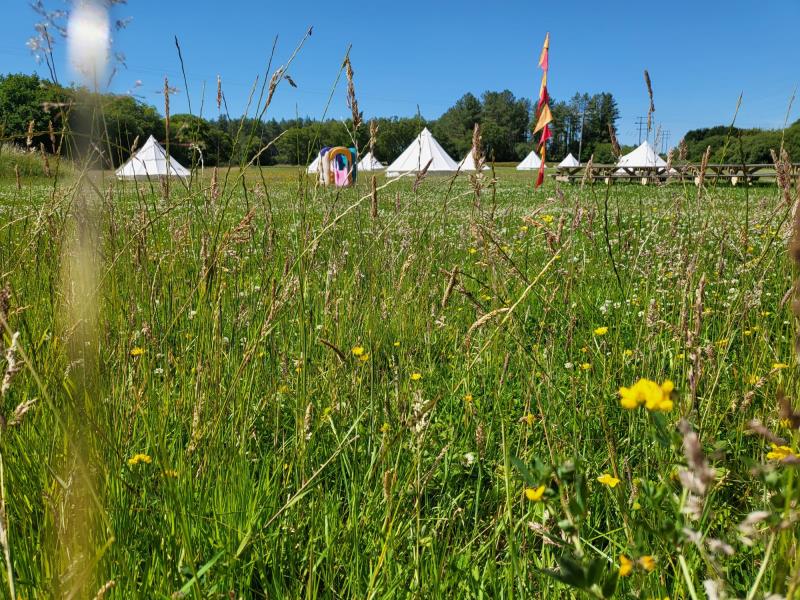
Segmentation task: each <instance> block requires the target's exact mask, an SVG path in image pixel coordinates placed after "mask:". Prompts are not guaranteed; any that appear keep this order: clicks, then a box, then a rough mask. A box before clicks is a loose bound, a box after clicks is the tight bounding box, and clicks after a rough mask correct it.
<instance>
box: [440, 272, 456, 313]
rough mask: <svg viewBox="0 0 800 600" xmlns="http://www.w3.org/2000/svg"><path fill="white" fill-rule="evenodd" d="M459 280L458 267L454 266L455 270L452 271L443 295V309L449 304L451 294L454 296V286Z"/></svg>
mask: <svg viewBox="0 0 800 600" xmlns="http://www.w3.org/2000/svg"><path fill="white" fill-rule="evenodd" d="M445 272H446V271H445ZM457 281H458V267H453V270H452V271H451V272H450V278H449V279H448V280H447V287H446V288H445V289H444V295H443V296H442V310H444V307H445V306H447V301H448V300H449V299H450V296H452V294H453V288H454V287H455V286H456V282H457Z"/></svg>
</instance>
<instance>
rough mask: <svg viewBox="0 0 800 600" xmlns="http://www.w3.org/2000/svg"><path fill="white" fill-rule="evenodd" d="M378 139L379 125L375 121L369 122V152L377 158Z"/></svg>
mask: <svg viewBox="0 0 800 600" xmlns="http://www.w3.org/2000/svg"><path fill="white" fill-rule="evenodd" d="M377 139H378V123H377V121H375V119H372V121H370V122H369V152H370V154H372V157H373V158H375V141H376V140H377Z"/></svg>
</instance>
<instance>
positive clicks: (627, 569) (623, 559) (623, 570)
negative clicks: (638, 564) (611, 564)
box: [619, 554, 633, 577]
mask: <svg viewBox="0 0 800 600" xmlns="http://www.w3.org/2000/svg"><path fill="white" fill-rule="evenodd" d="M632 572H633V561H632V560H631V559H630V558H628V557H627V556H625V555H624V554H620V555H619V576H620V577H627V576H628V575H630V574H631V573H632Z"/></svg>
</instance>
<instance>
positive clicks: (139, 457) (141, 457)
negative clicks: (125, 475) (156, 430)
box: [128, 454, 153, 466]
mask: <svg viewBox="0 0 800 600" xmlns="http://www.w3.org/2000/svg"><path fill="white" fill-rule="evenodd" d="M151 462H153V459H152V458H150V456H148V455H147V454H134V455H133V456H132V457H130V458H129V459H128V464H129V465H130V466H134V465H138V464H139V463H145V464H148V465H149V464H150V463H151Z"/></svg>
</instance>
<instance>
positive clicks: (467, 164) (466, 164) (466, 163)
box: [458, 150, 489, 171]
mask: <svg viewBox="0 0 800 600" xmlns="http://www.w3.org/2000/svg"><path fill="white" fill-rule="evenodd" d="M484 160H485V159H484ZM458 168H459V170H461V171H474V170H475V157H473V156H472V150H470V151H469V152H468V153H467V155H466V156H465V157H464V159H463V160H462V161H461V162H460V163H458ZM488 170H489V166H488V165H486V164H484V165H483V168H482V169H481V171H488Z"/></svg>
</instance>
